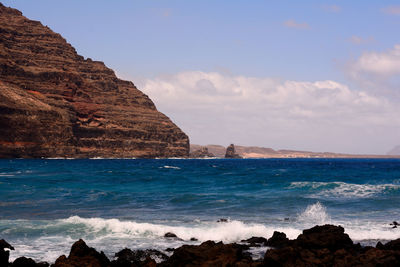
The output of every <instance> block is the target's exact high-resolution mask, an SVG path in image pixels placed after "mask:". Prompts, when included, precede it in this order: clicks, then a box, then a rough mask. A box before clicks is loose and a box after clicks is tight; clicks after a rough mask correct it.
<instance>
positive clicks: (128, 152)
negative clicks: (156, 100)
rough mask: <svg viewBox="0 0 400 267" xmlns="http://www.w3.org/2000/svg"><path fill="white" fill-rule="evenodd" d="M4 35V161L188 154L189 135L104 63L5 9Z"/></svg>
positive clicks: (0, 139) (0, 81)
mask: <svg viewBox="0 0 400 267" xmlns="http://www.w3.org/2000/svg"><path fill="white" fill-rule="evenodd" d="M0 33H1V34H0V129H2V130H1V131H0V158H15V157H18V158H20V157H22V158H29V157H73V158H88V157H119V158H120V157H128V158H129V157H185V156H188V154H189V139H188V137H187V135H186V134H185V133H184V132H182V131H181V130H180V129H179V128H178V127H177V126H176V125H175V124H174V123H173V122H172V121H171V120H170V119H169V118H168V117H166V116H165V115H164V114H162V113H160V112H158V111H157V109H156V107H155V106H154V104H153V102H152V101H151V100H150V99H149V97H148V96H147V95H145V94H143V93H142V92H141V91H139V90H138V89H137V88H136V87H135V85H134V84H133V83H132V82H129V81H123V80H120V79H118V78H117V77H116V75H115V73H114V71H113V70H111V69H109V68H107V67H106V66H105V65H104V63H103V62H100V61H93V60H91V59H89V58H88V59H84V58H83V57H82V56H80V55H78V54H77V52H76V51H75V49H74V48H73V47H72V46H71V45H70V44H69V43H67V42H66V40H65V39H64V38H63V37H62V36H61V35H59V34H57V33H55V32H53V31H52V30H50V29H49V28H48V27H46V26H43V25H42V24H41V23H40V22H38V21H33V20H29V19H27V18H26V17H24V16H23V15H22V13H21V12H20V11H18V10H16V9H12V8H7V7H5V6H4V5H2V4H1V3H0ZM94 45H95V44H94Z"/></svg>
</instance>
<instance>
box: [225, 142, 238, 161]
mask: <svg viewBox="0 0 400 267" xmlns="http://www.w3.org/2000/svg"><path fill="white" fill-rule="evenodd" d="M225 158H227V159H241V158H242V157H241V156H239V154H237V153H236V150H235V145H234V144H231V145H230V146H228V147H227V148H226V153H225Z"/></svg>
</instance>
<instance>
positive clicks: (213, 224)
mask: <svg viewBox="0 0 400 267" xmlns="http://www.w3.org/2000/svg"><path fill="white" fill-rule="evenodd" d="M393 221H398V222H400V160H399V159H70V160H69V159H12V160H0V239H5V240H6V241H8V242H9V243H10V244H11V245H13V246H14V248H15V250H13V251H11V255H10V258H11V260H13V259H15V258H17V257H20V256H25V257H30V258H33V259H35V260H37V261H48V262H50V263H52V262H54V261H55V260H56V258H57V257H58V256H60V255H62V254H65V255H68V254H69V251H70V248H71V245H72V244H73V243H74V242H75V241H77V240H79V239H80V238H82V239H83V240H85V241H86V243H87V244H88V245H89V246H91V247H94V248H96V249H97V250H98V251H104V252H105V253H106V255H107V256H109V257H110V259H113V257H114V254H115V253H116V252H118V251H120V250H121V249H123V248H125V247H127V248H131V249H148V248H152V249H158V250H161V251H165V250H166V249H167V248H176V247H179V246H181V245H183V244H200V243H201V242H204V241H206V240H214V241H222V242H224V243H231V242H241V241H242V240H244V239H247V238H250V237H252V236H259V237H265V238H269V237H271V236H272V234H273V232H274V231H280V232H284V233H286V235H287V236H288V237H289V238H296V237H297V236H298V235H299V234H300V233H301V232H302V230H304V229H307V228H311V227H313V226H315V225H322V224H334V225H341V226H343V227H344V228H345V232H346V233H347V234H348V235H349V236H350V237H351V238H352V240H353V241H354V242H360V243H361V244H362V245H375V244H376V243H377V242H378V241H382V242H387V241H388V240H392V239H396V238H400V228H392V225H390V224H391V223H392V222H393ZM168 232H172V233H174V234H176V235H177V237H178V238H179V239H174V238H165V237H164V235H165V234H166V233H168ZM191 239H192V240H193V239H195V240H197V241H191ZM266 249H268V248H262V247H261V248H257V249H253V251H251V252H252V253H253V257H255V258H256V257H260V256H262V254H263V253H265V250H266Z"/></svg>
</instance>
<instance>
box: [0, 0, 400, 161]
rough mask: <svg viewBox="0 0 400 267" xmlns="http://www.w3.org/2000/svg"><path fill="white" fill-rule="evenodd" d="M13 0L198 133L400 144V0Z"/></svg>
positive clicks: (364, 145) (221, 140)
mask: <svg viewBox="0 0 400 267" xmlns="http://www.w3.org/2000/svg"><path fill="white" fill-rule="evenodd" d="M3 4H5V5H7V6H12V7H14V8H17V9H19V10H21V11H22V12H23V13H24V15H25V16H27V17H28V18H31V19H35V20H40V21H41V22H42V23H43V24H44V25H48V26H49V27H50V28H51V29H53V30H54V31H55V32H58V33H60V34H62V35H63V36H64V37H65V38H66V39H67V41H68V42H70V43H71V44H72V45H73V46H74V47H75V48H76V49H77V51H78V53H79V54H82V55H84V56H85V57H90V58H92V59H95V60H101V61H104V62H105V63H106V65H107V66H109V67H111V68H112V69H114V70H115V71H116V73H117V75H118V76H120V77H122V78H124V79H129V80H133V82H134V83H135V84H137V86H138V87H139V89H141V90H143V91H144V92H145V93H147V94H148V95H149V96H150V97H151V98H152V99H153V100H154V102H155V103H156V105H157V107H158V108H159V109H160V110H161V111H162V112H164V113H166V114H167V115H168V116H169V117H170V118H171V119H172V120H173V121H174V122H176V123H177V124H178V125H179V126H180V127H182V128H183V130H184V131H185V132H187V133H188V134H189V136H190V138H191V141H192V143H199V144H211V143H217V144H222V145H226V144H228V143H230V142H234V143H237V144H242V145H258V146H266V147H273V148H275V149H278V148H289V149H302V150H314V151H334V152H349V153H386V152H387V151H388V150H390V149H391V148H392V147H393V146H395V145H398V144H400V129H399V128H400V122H399V119H397V117H400V113H398V112H399V109H398V108H397V106H400V105H399V104H400V103H399V99H400V98H399V92H398V88H399V86H398V85H399V84H400V83H399V80H400V79H399V75H400V71H399V70H398V67H399V66H400V63H399V62H400V59H399V57H400V56H399V55H398V52H399V51H400V47H399V49H397V47H396V45H398V44H400V40H399V39H400V35H399V29H400V3H399V2H398V1H365V0H364V1H166V0H165V1H161V0H158V1H151V0H146V1H99V0H97V1H92V0H90V1H88V0H86V1H75V0H72V1H54V0H35V1H31V0H9V1H3ZM330 82H331V83H330ZM334 83H335V84H334ZM333 84H334V85H333ZM329 88H330V89H329ZM327 90H328V91H327ZM328 93H329V95H327V94H328ZM288 114H291V115H290V116H289V115H288ZM270 116H273V117H270Z"/></svg>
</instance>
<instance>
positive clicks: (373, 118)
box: [139, 71, 400, 153]
mask: <svg viewBox="0 0 400 267" xmlns="http://www.w3.org/2000/svg"><path fill="white" fill-rule="evenodd" d="M139 88H141V89H142V90H143V91H144V92H145V93H146V94H148V95H149V96H150V98H152V99H153V100H154V101H155V103H156V105H157V107H158V108H159V110H160V111H162V112H164V113H166V114H167V115H168V116H170V117H171V118H172V119H173V120H174V121H175V122H176V123H177V124H178V125H179V126H180V127H182V128H183V130H184V131H186V132H187V133H188V134H189V136H190V138H191V142H193V143H201V144H207V143H217V144H222V145H225V144H227V143H229V142H235V143H237V144H243V145H260V146H262V145H263V146H271V147H274V148H293V149H296V148H297V149H313V150H318V151H321V150H325V151H336V152H360V153H361V152H368V149H369V151H370V152H371V151H374V149H376V147H374V146H378V145H379V144H380V143H379V142H378V143H375V144H373V145H372V146H371V144H370V145H367V144H366V142H371V140H370V138H372V137H373V136H375V135H378V133H379V135H381V134H382V132H381V131H389V129H390V131H391V132H392V133H393V134H396V136H395V137H390V138H389V137H388V138H386V140H385V141H387V142H390V141H393V140H392V139H393V138H397V137H398V136H399V134H400V130H397V132H393V131H392V127H393V126H396V127H397V128H396V129H399V126H400V117H399V116H398V114H400V108H397V107H396V106H395V105H393V104H392V103H390V101H389V100H387V99H385V98H383V97H377V96H373V95H370V94H369V93H368V92H365V91H354V90H351V89H350V88H349V87H348V86H347V85H345V84H342V83H339V82H336V81H331V80H326V81H315V82H307V81H289V80H288V81H281V80H277V79H273V78H256V77H246V76H232V75H224V74H220V73H217V72H201V71H187V72H181V73H177V74H174V75H167V76H163V77H158V78H155V79H148V80H145V81H144V82H143V83H142V86H139ZM399 142H400V140H399ZM392 145H393V144H392V143H390V145H388V147H389V148H390V147H391V146H392ZM388 147H384V148H383V151H382V153H383V152H386V150H387V149H388Z"/></svg>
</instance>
